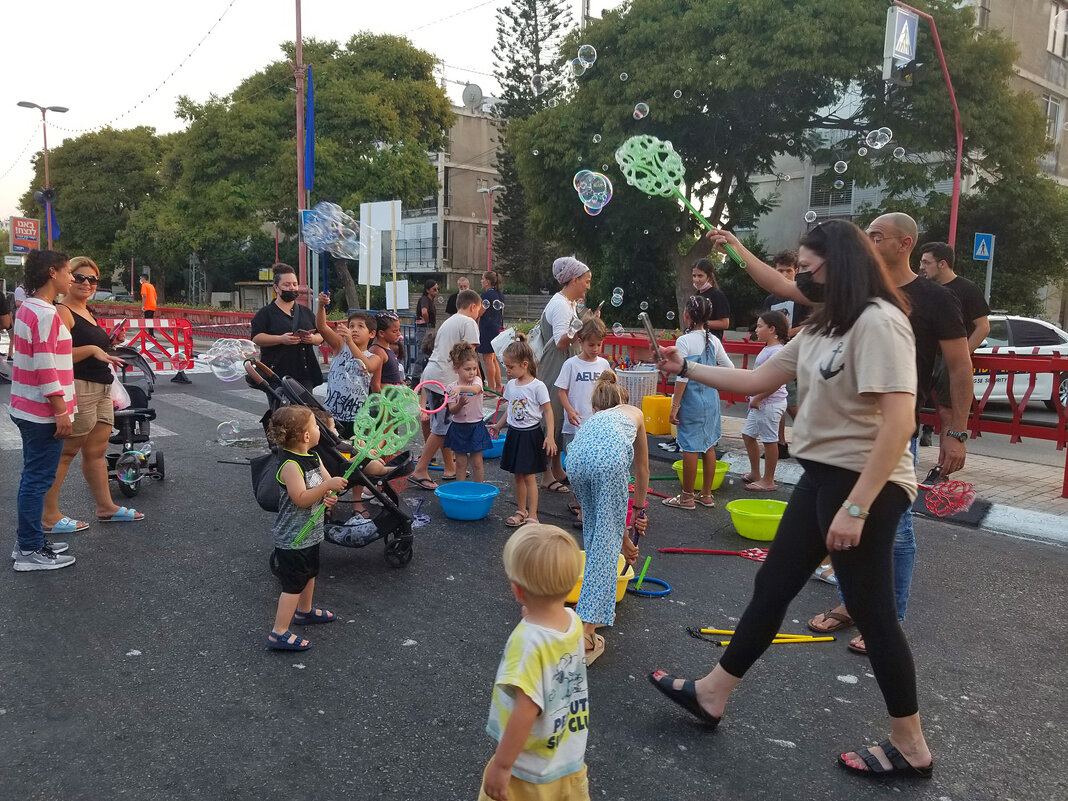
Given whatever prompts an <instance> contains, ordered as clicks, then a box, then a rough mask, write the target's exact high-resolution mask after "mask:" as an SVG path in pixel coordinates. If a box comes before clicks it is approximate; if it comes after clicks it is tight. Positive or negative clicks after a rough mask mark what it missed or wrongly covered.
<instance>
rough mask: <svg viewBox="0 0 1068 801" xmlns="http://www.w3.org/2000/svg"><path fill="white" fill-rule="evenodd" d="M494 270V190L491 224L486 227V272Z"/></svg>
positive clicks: (490, 210) (490, 204) (491, 201)
mask: <svg viewBox="0 0 1068 801" xmlns="http://www.w3.org/2000/svg"><path fill="white" fill-rule="evenodd" d="M492 269H493V190H492V189H491V190H489V224H488V225H487V227H486V270H487V271H489V270H492Z"/></svg>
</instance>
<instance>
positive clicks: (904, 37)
mask: <svg viewBox="0 0 1068 801" xmlns="http://www.w3.org/2000/svg"><path fill="white" fill-rule="evenodd" d="M892 24H893V34H892V35H893V50H892V52H891V56H892V58H893V59H894V61H895V62H896V63H898V64H908V63H909V62H910V61H915V60H916V29H917V27H918V24H919V17H917V16H916V15H915V14H914V13H913V12H911V11H908V10H907V9H904V8H901V7H900V6H895V7H894V14H893V22H892Z"/></svg>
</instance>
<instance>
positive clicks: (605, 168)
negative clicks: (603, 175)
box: [601, 164, 608, 172]
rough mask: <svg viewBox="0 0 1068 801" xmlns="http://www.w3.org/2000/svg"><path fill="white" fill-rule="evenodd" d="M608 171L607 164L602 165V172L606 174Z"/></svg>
mask: <svg viewBox="0 0 1068 801" xmlns="http://www.w3.org/2000/svg"><path fill="white" fill-rule="evenodd" d="M607 169H608V165H607V164H602V165H601V172H604V171H605V170H607Z"/></svg>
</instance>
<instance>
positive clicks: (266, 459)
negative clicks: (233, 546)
mask: <svg viewBox="0 0 1068 801" xmlns="http://www.w3.org/2000/svg"><path fill="white" fill-rule="evenodd" d="M245 370H246V372H247V373H248V376H249V384H250V385H251V386H254V387H256V388H257V389H261V390H263V391H264V392H265V393H267V397H268V402H269V409H268V411H267V413H266V414H265V415H264V416H263V419H262V420H261V422H262V423H263V427H264V431H266V429H267V425H268V423H269V421H270V416H271V413H272V412H273V411H274V410H275V409H277V408H278V407H279V406H283V405H296V406H306V407H308V408H310V409H320V410H322V411H325V409H323V407H322V405H321V404H320V403H319V401H318V400H316V398H315V397H314V396H313V395H312V394H311V393H310V392H308V390H307V389H305V388H304V387H303V386H302V385H301V384H300V383H299V382H297V381H295V380H294V379H292V378H290V377H288V376H283V377H279V376H277V375H276V374H275V373H274V371H272V370H271V369H270V368H269V367H267V366H266V365H265V364H263V363H262V362H259V361H256V360H253V359H249V360H247V361H246V362H245ZM319 434H320V438H319V444H318V445H317V446H315V448H314V449H313V450H314V452H315V453H317V454H318V455H319V458H320V459H322V462H323V464H324V465H325V466H326V469H327V470H329V471H330V474H331V475H333V476H340V475H343V474H344V473H345V471H346V470H347V469H348V468H349V466H350V465H351V464H352V460H351V458H350V456H351V455H352V446H351V445H350V444H349V443H348V442H346V441H345V440H342V439H341V438H340V437H338V436H337V434H335V433H334V432H333V431H331V430H330V429H328V428H327V427H326V426H324V425H322V423H319ZM280 463H281V460H280V458H279V456H278V453H277V448H275V447H274V446H272V449H271V453H268V454H265V455H264V456H258V457H255V458H254V459H252V460H251V467H252V489H253V492H254V493H255V494H256V501H257V503H259V505H260V507H261V508H263V509H264V510H266V511H269V512H276V511H278V500H279V497H280V492H281V488H280V486H279V484H278V481H277V480H276V479H275V474H276V472H277V471H278V466H279V464H280ZM364 464H366V462H364ZM363 466H364V465H363V464H361V465H360V466H358V467H357V468H356V469H355V470H354V471H353V472H352V475H351V476H350V477H349V485H348V489H351V488H353V487H365V488H366V489H367V490H369V491H370V493H371V498H372V499H373V500H371V504H372V505H373V506H377V507H378V511H377V512H376V513H375V514H374V516H373V517H372V518H370V519H364V518H362V517H359V516H355V517H352V518H351V519H347V520H346V522H342V523H337V522H333V521H332V520H330V519H327V521H326V522H325V525H324V535H325V538H326V540H327V541H328V542H332V543H334V544H335V545H343V546H345V547H347V548H362V547H364V546H365V545H369V544H371V543H372V542H375V541H376V540H380V539H381V540H384V541H385V545H386V547H385V554H384V555H385V558H386V561H387V562H388V563H389V564H390V565H392V566H393V567H404V566H405V565H407V564H408V563H409V562H410V561H411V560H412V528H413V518H414V519H416V520H418V519H419V518H420V517H424V516H420V515H418V513H416V514H415V515H413V514H412V513H410V512H408V510H406V509H404V508H403V507H402V506H401V503H400V495H399V492H400V489H401V488H402V487H404V485H405V480H406V477H407V476H408V475H409V474H410V473H411V472H412V471H413V470H414V469H415V465H414V464H413V463H412V458H411V454H410V453H408V452H407V451H405V452H403V453H401V454H398V455H397V456H395V457H394V458H393V459H392V460H390V462H388V466H389V467H390V470H389V472H388V473H386V474H385V475H380V476H369V475H367V474H366V473H365V472H364V471H363V469H362V468H363ZM342 494H344V493H342ZM342 505H343V504H342V503H341V502H339V503H338V504H337V506H335V507H334V510H333V511H334V514H335V515H337V511H338V508H339V507H341V506H342ZM346 505H351V502H347V503H346Z"/></svg>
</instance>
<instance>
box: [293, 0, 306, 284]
mask: <svg viewBox="0 0 1068 801" xmlns="http://www.w3.org/2000/svg"><path fill="white" fill-rule="evenodd" d="M296 4H297V53H296V64H294V65H293V76H294V77H295V78H296V79H297V216H298V217H299V216H300V213H301V212H302V211H303V210H304V209H306V208H307V207H308V204H307V200H306V198H307V194H306V193H305V191H304V45H303V41H302V40H301V35H300V0H296ZM298 223H299V220H298ZM297 280H299V281H300V289H301V292H302V293H304V294H305V295H306V294H307V291H308V252H307V249H306V248H305V247H304V245H302V244H301V243H300V242H298V243H297ZM305 300H307V297H305Z"/></svg>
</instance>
